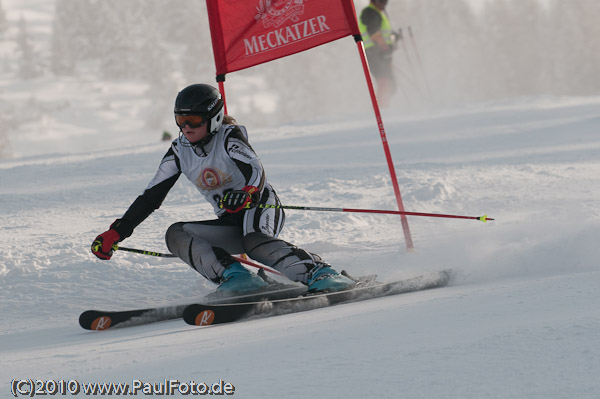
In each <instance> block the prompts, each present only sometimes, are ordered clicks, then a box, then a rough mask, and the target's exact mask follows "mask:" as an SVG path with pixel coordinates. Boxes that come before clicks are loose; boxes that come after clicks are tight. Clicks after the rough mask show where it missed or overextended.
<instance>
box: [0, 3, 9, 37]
mask: <svg viewBox="0 0 600 399" xmlns="http://www.w3.org/2000/svg"><path fill="white" fill-rule="evenodd" d="M7 29H8V21H7V19H6V12H5V11H4V7H3V5H2V0H0V36H2V35H3V34H4V32H6V30H7Z"/></svg>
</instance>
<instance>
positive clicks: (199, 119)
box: [175, 114, 207, 129]
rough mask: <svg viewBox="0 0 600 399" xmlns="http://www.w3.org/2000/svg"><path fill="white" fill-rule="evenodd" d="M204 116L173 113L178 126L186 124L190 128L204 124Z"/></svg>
mask: <svg viewBox="0 0 600 399" xmlns="http://www.w3.org/2000/svg"><path fill="white" fill-rule="evenodd" d="M206 122H207V120H206V118H205V117H204V116H202V115H178V114H176V115H175V123H176V124H177V126H179V127H180V128H182V127H185V125H188V126H189V127H191V128H192V129H194V128H197V127H201V126H204V125H206Z"/></svg>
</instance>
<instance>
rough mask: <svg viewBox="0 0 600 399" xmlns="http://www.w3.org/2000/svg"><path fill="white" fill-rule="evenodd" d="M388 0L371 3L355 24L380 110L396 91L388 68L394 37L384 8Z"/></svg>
mask: <svg viewBox="0 0 600 399" xmlns="http://www.w3.org/2000/svg"><path fill="white" fill-rule="evenodd" d="M387 2H388V0H371V2H370V3H369V5H368V6H367V7H365V8H364V9H363V10H362V12H361V13H360V18H359V20H358V25H359V28H360V34H361V36H362V38H363V42H364V46H365V53H366V54H367V58H368V60H369V69H370V70H371V73H372V74H373V77H374V78H375V80H376V81H377V97H378V98H379V101H380V102H381V105H382V106H383V107H386V106H388V105H389V102H390V98H391V97H392V96H393V95H394V93H395V92H396V81H395V79H394V72H393V69H392V53H393V52H394V50H396V42H397V40H398V38H399V37H398V35H397V34H396V33H395V32H394V31H393V30H392V25H391V23H390V20H389V17H388V15H387V12H386V11H385V7H386V5H387Z"/></svg>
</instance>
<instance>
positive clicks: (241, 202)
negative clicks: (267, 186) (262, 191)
mask: <svg viewBox="0 0 600 399" xmlns="http://www.w3.org/2000/svg"><path fill="white" fill-rule="evenodd" d="M256 193H258V188H257V187H254V186H246V187H244V188H243V189H241V190H234V191H231V192H229V193H227V194H225V197H223V199H222V200H221V204H220V206H221V208H224V209H225V211H226V212H228V213H236V212H239V211H241V210H242V209H245V208H250V205H251V204H252V202H253V195H254V194H256Z"/></svg>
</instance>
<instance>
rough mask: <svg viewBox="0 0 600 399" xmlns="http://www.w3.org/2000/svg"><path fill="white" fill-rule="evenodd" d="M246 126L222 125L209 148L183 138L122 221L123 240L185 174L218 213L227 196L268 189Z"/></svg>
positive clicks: (208, 145)
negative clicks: (220, 203) (236, 192)
mask: <svg viewBox="0 0 600 399" xmlns="http://www.w3.org/2000/svg"><path fill="white" fill-rule="evenodd" d="M247 137H248V136H247V132H246V128H245V127H244V126H238V125H222V126H221V128H220V129H219V131H218V132H217V134H215V136H214V137H213V139H212V140H211V141H210V142H209V143H208V144H207V145H206V146H205V147H199V146H192V145H191V144H190V143H189V141H188V140H187V139H186V138H185V137H184V136H183V135H180V137H179V138H177V139H175V140H174V141H173V142H172V144H171V148H170V149H169V150H168V151H167V153H166V154H165V156H164V157H163V159H162V161H161V163H160V166H159V168H158V171H157V172H156V175H155V176H154V178H152V180H151V181H150V183H149V184H148V187H147V188H146V189H145V190H144V192H143V194H142V195H140V196H139V197H138V198H137V199H136V200H135V201H134V202H133V204H132V205H131V206H130V207H129V209H128V210H127V212H126V213H125V214H124V215H123V218H121V219H120V225H121V229H120V230H121V231H120V234H121V239H124V238H126V237H128V236H129V235H131V233H132V232H133V229H134V228H135V227H136V226H137V225H139V224H140V223H141V222H143V221H144V220H145V219H146V218H147V217H148V216H149V215H150V214H151V213H152V212H153V211H154V210H155V209H158V208H159V207H160V205H161V204H162V202H163V200H164V198H165V197H166V195H167V194H168V192H169V190H170V189H171V188H172V187H173V185H174V184H175V182H176V181H177V179H178V178H179V176H180V175H181V174H182V173H183V174H184V175H185V176H186V177H187V178H188V179H189V180H190V182H192V184H194V186H196V188H197V189H198V191H200V192H201V193H202V195H203V196H204V198H206V200H207V201H208V202H209V203H211V204H212V206H213V208H214V211H215V213H216V214H217V215H218V216H221V215H223V214H224V213H225V210H224V209H221V208H219V202H220V201H221V199H222V198H223V196H224V195H225V194H226V193H228V192H229V191H232V190H241V189H242V188H244V187H245V186H255V187H258V189H259V192H260V193H262V192H263V189H264V188H265V186H267V185H268V183H267V181H266V177H265V173H264V169H263V166H262V163H261V162H260V159H259V158H258V156H257V155H256V153H255V152H254V150H253V149H252V147H251V146H250V144H249V143H248V139H247Z"/></svg>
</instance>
